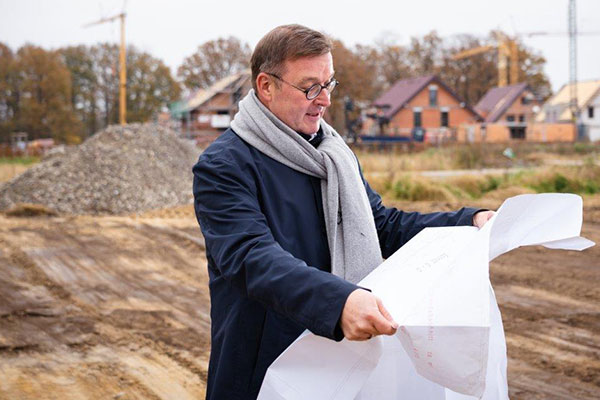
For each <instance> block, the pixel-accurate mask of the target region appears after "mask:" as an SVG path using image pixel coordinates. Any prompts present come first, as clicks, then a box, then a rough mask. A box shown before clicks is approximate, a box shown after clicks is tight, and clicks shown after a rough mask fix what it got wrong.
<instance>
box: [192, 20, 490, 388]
mask: <svg viewBox="0 0 600 400" xmlns="http://www.w3.org/2000/svg"><path fill="white" fill-rule="evenodd" d="M251 67H252V82H253V90H251V91H250V93H249V94H248V95H247V96H246V97H245V98H244V99H243V100H242V101H241V102H240V111H239V113H238V114H237V115H236V116H235V119H234V121H233V122H232V124H231V128H230V129H228V130H227V131H226V132H224V133H223V134H222V135H221V136H220V137H219V139H217V140H216V141H215V142H214V143H213V144H212V145H211V146H210V147H209V148H208V149H207V150H206V151H204V153H203V154H202V155H201V156H200V159H199V161H198V163H197V164H196V166H195V167H194V197H195V211H196V216H197V218H198V222H199V224H200V227H201V229H202V232H203V233H204V237H205V240H206V255H207V259H208V270H209V287H210V295H211V319H212V326H211V338H212V349H211V357H210V366H209V372H208V382H207V396H206V397H207V399H254V398H256V396H257V394H258V391H259V389H260V386H261V383H262V380H263V378H264V375H265V373H266V370H267V368H268V367H269V365H270V364H271V363H272V362H273V361H274V360H275V359H276V358H277V357H278V356H279V355H280V354H281V353H282V352H283V351H284V350H285V349H286V348H287V347H288V346H289V345H290V344H291V343H292V342H293V341H294V339H296V338H297V337H298V336H299V335H300V333H301V332H302V331H303V330H304V329H310V330H311V331H312V332H313V333H315V334H317V335H321V336H324V337H327V338H330V339H332V340H338V341H339V340H342V339H343V338H344V337H345V338H346V339H349V340H367V339H370V338H371V337H373V336H375V335H380V334H386V335H390V334H393V333H395V331H396V329H397V327H398V326H397V324H396V323H395V322H394V321H393V319H392V317H391V316H390V315H389V313H388V312H387V310H386V309H385V307H384V305H383V304H381V301H380V300H379V299H378V298H377V297H375V296H374V295H372V294H371V293H370V292H369V291H368V290H364V289H362V288H360V287H358V286H357V285H356V283H357V282H358V281H360V279H362V278H363V277H364V276H366V275H367V274H368V273H369V272H370V271H371V270H372V269H373V268H375V267H376V266H377V265H379V264H380V263H381V262H382V259H383V258H386V257H389V256H390V255H391V254H392V253H394V252H395V251H396V250H397V249H398V248H399V247H400V246H402V245H403V244H404V243H406V242H407V241H408V240H410V238H412V237H413V236H414V235H416V234H417V233H418V232H419V231H420V230H422V229H423V228H425V227H427V226H447V225H470V224H472V223H475V224H476V225H479V226H481V225H483V223H485V221H486V220H487V219H488V218H489V217H490V216H491V212H487V211H484V212H477V210H475V209H467V208H463V209H461V210H459V211H457V212H453V213H432V214H419V213H405V212H402V211H398V210H396V209H388V208H385V207H384V206H383V205H382V204H381V198H380V197H379V195H378V194H377V193H375V192H374V191H373V190H372V189H371V187H370V186H369V184H368V183H367V182H366V181H364V179H363V178H362V175H361V173H360V169H359V167H358V162H357V160H356V158H355V157H354V155H353V154H352V152H351V151H350V149H349V148H348V147H347V146H346V145H345V143H344V141H343V140H342V139H341V138H340V136H339V135H338V134H337V133H336V132H335V131H334V130H333V128H331V127H330V126H329V125H327V124H326V123H325V122H324V121H323V120H322V117H323V113H324V112H325V110H326V108H327V107H328V106H329V105H330V104H331V103H330V95H331V92H332V91H333V90H334V89H335V86H336V85H337V81H336V80H335V78H334V69H333V61H332V57H331V42H330V40H329V39H328V38H326V37H325V36H324V35H323V34H321V33H319V32H316V31H313V30H311V29H309V28H306V27H303V26H299V25H287V26H280V27H278V28H275V29H274V30H272V31H271V32H269V33H268V34H267V35H266V36H265V37H263V38H262V39H261V41H260V42H259V43H258V44H257V46H256V49H255V50H254V53H253V55H252V60H251ZM474 216H475V217H474Z"/></svg>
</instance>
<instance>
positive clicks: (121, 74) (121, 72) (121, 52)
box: [83, 12, 127, 125]
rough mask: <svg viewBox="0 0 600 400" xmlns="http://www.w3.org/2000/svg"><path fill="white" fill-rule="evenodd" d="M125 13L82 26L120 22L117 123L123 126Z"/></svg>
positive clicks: (125, 120) (125, 96)
mask: <svg viewBox="0 0 600 400" xmlns="http://www.w3.org/2000/svg"><path fill="white" fill-rule="evenodd" d="M125 15H126V14H125V12H122V13H120V14H117V15H115V16H112V17H108V18H102V19H100V20H98V21H96V22H91V23H89V24H86V25H84V26H83V27H84V28H87V27H89V26H93V25H98V24H103V23H105V22H112V21H115V20H117V19H119V20H121V44H120V46H119V123H120V124H121V125H125V124H126V123H127V105H126V103H127V100H126V99H127V64H126V58H125V56H126V54H125Z"/></svg>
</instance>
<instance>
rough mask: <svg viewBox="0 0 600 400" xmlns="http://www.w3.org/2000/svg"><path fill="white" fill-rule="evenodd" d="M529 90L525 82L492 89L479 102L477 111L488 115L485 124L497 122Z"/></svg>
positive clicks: (476, 107)
mask: <svg viewBox="0 0 600 400" xmlns="http://www.w3.org/2000/svg"><path fill="white" fill-rule="evenodd" d="M527 88H528V86H527V83H525V82H523V83H517V84H516V85H510V86H504V87H495V88H491V89H490V90H488V91H487V93H486V94H485V95H484V96H483V97H482V98H481V100H479V102H478V103H477V105H476V106H475V110H477V111H478V112H479V113H481V114H482V115H483V114H487V115H486V117H485V119H484V122H496V121H498V120H499V119H500V117H502V115H503V114H504V113H505V112H506V110H508V108H509V107H510V106H511V105H512V104H513V103H514V102H515V100H517V99H518V98H519V96H520V95H521V94H522V93H523V92H524V91H525V90H526V89H527Z"/></svg>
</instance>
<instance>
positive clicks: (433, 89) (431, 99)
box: [429, 85, 438, 107]
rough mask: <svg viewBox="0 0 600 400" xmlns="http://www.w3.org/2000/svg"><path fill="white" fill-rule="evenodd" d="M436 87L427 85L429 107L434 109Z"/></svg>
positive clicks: (436, 101)
mask: <svg viewBox="0 0 600 400" xmlns="http://www.w3.org/2000/svg"><path fill="white" fill-rule="evenodd" d="M437 97H438V87H437V85H429V106H430V107H436V106H437V104H438V98H437Z"/></svg>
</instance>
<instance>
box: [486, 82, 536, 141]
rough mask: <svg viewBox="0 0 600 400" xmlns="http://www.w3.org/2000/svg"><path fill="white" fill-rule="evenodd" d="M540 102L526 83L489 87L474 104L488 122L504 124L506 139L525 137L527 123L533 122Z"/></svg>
mask: <svg viewBox="0 0 600 400" xmlns="http://www.w3.org/2000/svg"><path fill="white" fill-rule="evenodd" d="M540 106H541V103H540V102H539V101H538V100H537V98H536V96H535V95H534V93H533V92H532V91H531V89H530V88H529V86H528V85H527V84H526V83H518V84H516V85H510V86H504V87H495V88H492V89H490V90H489V91H488V92H487V93H486V94H485V95H484V96H483V97H482V98H481V100H479V102H478V103H477V105H476V106H475V110H476V111H477V112H478V113H479V115H481V116H482V117H483V118H484V121H483V122H484V126H485V125H488V124H501V125H505V126H506V129H507V130H508V137H507V139H525V137H526V135H527V125H528V124H531V123H533V122H534V119H535V114H536V112H538V111H539V110H540Z"/></svg>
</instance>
